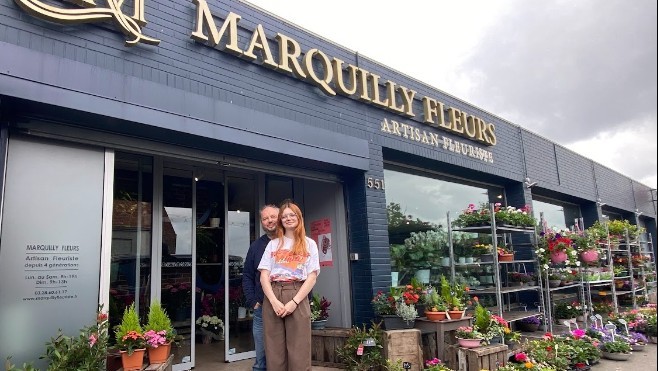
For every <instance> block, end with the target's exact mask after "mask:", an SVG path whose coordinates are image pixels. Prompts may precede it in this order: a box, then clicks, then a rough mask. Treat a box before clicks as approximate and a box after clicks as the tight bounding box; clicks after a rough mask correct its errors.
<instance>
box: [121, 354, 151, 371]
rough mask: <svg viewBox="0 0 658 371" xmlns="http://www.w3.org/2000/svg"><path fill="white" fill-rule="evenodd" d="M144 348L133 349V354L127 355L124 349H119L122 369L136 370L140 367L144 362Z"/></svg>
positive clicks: (126, 370) (125, 370)
mask: <svg viewBox="0 0 658 371" xmlns="http://www.w3.org/2000/svg"><path fill="white" fill-rule="evenodd" d="M145 352H146V349H135V351H133V354H131V355H128V352H126V351H125V350H122V351H121V364H122V365H123V369H124V371H137V370H141V369H142V365H143V364H144V353H145Z"/></svg>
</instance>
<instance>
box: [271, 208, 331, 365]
mask: <svg viewBox="0 0 658 371" xmlns="http://www.w3.org/2000/svg"><path fill="white" fill-rule="evenodd" d="M279 210H280V212H279V221H278V228H277V238H275V239H273V240H272V241H270V242H269V243H268V244H267V247H266V248H265V253H264V254H263V258H262V260H261V261H260V264H259V265H258V270H260V271H261V274H260V282H261V285H262V287H263V293H264V294H265V303H263V325H264V328H265V331H264V332H265V358H266V360H267V369H268V370H269V371H304V370H307V371H310V370H311V306H310V303H309V301H308V293H309V292H310V291H311V289H313V286H314V285H315V281H316V280H317V276H318V274H320V260H319V257H318V246H317V244H316V243H315V241H313V240H312V239H310V238H308V237H306V231H305V230H304V219H303V217H302V212H301V210H300V209H299V207H298V206H297V205H295V204H294V203H292V202H289V201H286V202H284V203H283V204H281V207H280V208H279Z"/></svg>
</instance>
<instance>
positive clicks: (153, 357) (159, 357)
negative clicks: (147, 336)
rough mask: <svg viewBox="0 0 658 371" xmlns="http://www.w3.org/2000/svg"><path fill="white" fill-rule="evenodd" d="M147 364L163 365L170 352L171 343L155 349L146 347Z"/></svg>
mask: <svg viewBox="0 0 658 371" xmlns="http://www.w3.org/2000/svg"><path fill="white" fill-rule="evenodd" d="M147 349H148V355H149V363H165V362H167V358H169V353H170V351H171V342H169V343H167V344H163V345H160V346H159V347H157V348H153V347H148V348H147Z"/></svg>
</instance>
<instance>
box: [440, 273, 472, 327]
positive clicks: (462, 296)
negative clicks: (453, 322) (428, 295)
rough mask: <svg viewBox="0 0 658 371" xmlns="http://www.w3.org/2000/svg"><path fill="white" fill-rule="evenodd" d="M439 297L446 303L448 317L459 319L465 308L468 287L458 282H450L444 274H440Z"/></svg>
mask: <svg viewBox="0 0 658 371" xmlns="http://www.w3.org/2000/svg"><path fill="white" fill-rule="evenodd" d="M440 282H441V297H442V298H443V301H444V302H445V303H446V307H447V316H448V317H449V319H460V318H462V317H463V316H464V311H465V310H466V302H467V301H468V300H467V299H468V298H467V295H468V294H467V293H468V291H469V289H468V287H466V286H465V285H463V284H460V283H454V284H450V282H448V280H447V279H446V278H445V276H441V281H440Z"/></svg>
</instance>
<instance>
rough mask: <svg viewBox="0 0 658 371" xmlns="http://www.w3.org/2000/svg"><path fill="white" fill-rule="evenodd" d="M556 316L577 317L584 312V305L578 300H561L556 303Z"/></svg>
mask: <svg viewBox="0 0 658 371" xmlns="http://www.w3.org/2000/svg"><path fill="white" fill-rule="evenodd" d="M554 310H555V318H575V317H576V316H579V315H581V314H583V306H581V305H580V303H578V302H577V301H575V302H573V303H567V302H559V303H556V304H555V307H554Z"/></svg>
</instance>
